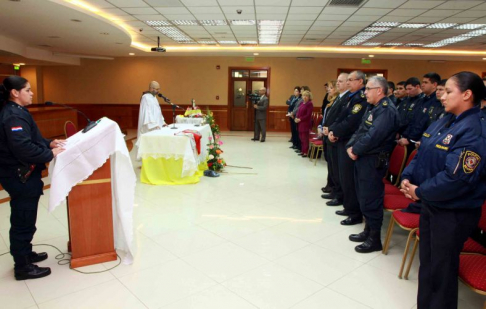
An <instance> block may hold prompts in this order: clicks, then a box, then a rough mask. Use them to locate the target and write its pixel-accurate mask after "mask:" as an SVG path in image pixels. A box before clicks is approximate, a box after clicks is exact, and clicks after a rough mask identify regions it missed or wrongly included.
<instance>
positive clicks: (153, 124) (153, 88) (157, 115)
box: [137, 81, 167, 140]
mask: <svg viewBox="0 0 486 309" xmlns="http://www.w3.org/2000/svg"><path fill="white" fill-rule="evenodd" d="M159 91H160V86H159V83H157V82H155V81H153V82H151V83H150V85H149V91H148V92H147V93H145V94H144V95H143V96H142V99H141V101H140V113H139V114H138V131H137V140H139V139H140V136H141V135H142V134H144V133H147V132H150V131H153V130H160V129H161V128H162V127H165V126H167V124H166V123H165V121H164V116H162V110H161V109H160V105H159V101H158V100H157V94H158V93H159Z"/></svg>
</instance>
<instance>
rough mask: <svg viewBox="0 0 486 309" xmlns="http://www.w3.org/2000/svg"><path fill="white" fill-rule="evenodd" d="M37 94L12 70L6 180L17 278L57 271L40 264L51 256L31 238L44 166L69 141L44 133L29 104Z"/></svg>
mask: <svg viewBox="0 0 486 309" xmlns="http://www.w3.org/2000/svg"><path fill="white" fill-rule="evenodd" d="M33 95H34V94H33V92H32V89H31V87H30V84H29V82H28V81H27V80H26V79H25V78H23V77H20V76H9V77H7V78H6V79H5V80H4V81H3V83H2V85H0V101H2V102H1V104H0V106H1V107H2V108H1V111H0V184H1V185H2V187H3V188H4V189H5V190H6V191H7V193H8V194H9V195H10V209H11V214H10V223H11V226H10V254H11V255H12V256H13V259H14V263H15V266H14V273H15V278H16V279H17V280H26V279H36V278H41V277H45V276H48V275H49V274H50V273H51V270H50V268H49V267H39V266H37V265H35V264H34V263H38V262H40V261H43V260H45V259H47V253H45V252H41V253H36V252H33V251H32V244H31V242H32V238H33V237H34V233H35V231H36V227H35V223H36V220H37V208H38V204H39V199H40V196H41V195H42V194H43V192H42V189H43V187H44V183H43V182H42V180H41V178H42V176H41V172H42V170H44V169H45V168H46V163H48V162H50V161H51V160H52V159H53V158H54V157H56V156H57V155H58V154H59V153H61V152H62V151H63V150H64V149H63V148H62V143H63V142H64V141H62V140H54V141H51V140H48V139H45V138H43V137H42V135H41V133H40V131H39V128H38V127H37V124H36V123H35V122H34V119H33V118H32V115H31V114H30V113H29V111H28V110H27V108H26V106H27V105H30V104H32V96H33Z"/></svg>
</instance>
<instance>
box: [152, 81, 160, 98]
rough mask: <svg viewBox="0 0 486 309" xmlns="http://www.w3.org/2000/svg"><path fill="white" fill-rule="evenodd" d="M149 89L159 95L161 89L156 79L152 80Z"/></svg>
mask: <svg viewBox="0 0 486 309" xmlns="http://www.w3.org/2000/svg"><path fill="white" fill-rule="evenodd" d="M149 91H150V93H151V94H153V95H157V93H159V91H160V85H159V83H157V82H156V81H151V82H150V84H149Z"/></svg>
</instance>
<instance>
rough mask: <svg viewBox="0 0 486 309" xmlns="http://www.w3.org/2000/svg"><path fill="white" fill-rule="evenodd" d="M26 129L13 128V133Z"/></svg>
mask: <svg viewBox="0 0 486 309" xmlns="http://www.w3.org/2000/svg"><path fill="white" fill-rule="evenodd" d="M23 130H24V129H23V128H22V127H12V131H13V132H19V131H23Z"/></svg>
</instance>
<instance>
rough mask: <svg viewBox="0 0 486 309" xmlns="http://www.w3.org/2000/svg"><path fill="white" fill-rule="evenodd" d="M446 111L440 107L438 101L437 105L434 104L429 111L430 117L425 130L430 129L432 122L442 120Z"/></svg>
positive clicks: (440, 104)
mask: <svg viewBox="0 0 486 309" xmlns="http://www.w3.org/2000/svg"><path fill="white" fill-rule="evenodd" d="M446 114H447V113H446V111H445V109H444V106H442V103H440V102H439V101H438V104H435V105H434V106H433V107H432V110H431V111H430V114H429V115H430V117H429V120H428V122H427V128H428V127H430V125H431V124H432V123H434V122H436V121H437V120H439V119H442V118H443V117H444V116H445V115H446Z"/></svg>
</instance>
